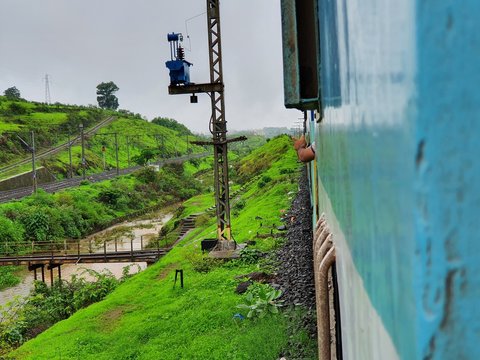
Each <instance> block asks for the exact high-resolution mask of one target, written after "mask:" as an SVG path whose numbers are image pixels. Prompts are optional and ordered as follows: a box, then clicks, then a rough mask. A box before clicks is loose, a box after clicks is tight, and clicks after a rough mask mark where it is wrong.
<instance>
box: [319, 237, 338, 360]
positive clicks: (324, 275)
mask: <svg viewBox="0 0 480 360" xmlns="http://www.w3.org/2000/svg"><path fill="white" fill-rule="evenodd" d="M334 263H335V248H334V247H333V246H332V247H331V248H330V250H328V252H327V254H326V255H325V257H324V258H323V260H322V262H321V263H320V266H319V269H318V278H319V282H318V284H317V285H318V299H319V304H318V314H317V327H318V357H319V359H320V360H330V357H331V351H330V303H329V297H328V270H329V269H330V268H331V267H332V265H333V264H334Z"/></svg>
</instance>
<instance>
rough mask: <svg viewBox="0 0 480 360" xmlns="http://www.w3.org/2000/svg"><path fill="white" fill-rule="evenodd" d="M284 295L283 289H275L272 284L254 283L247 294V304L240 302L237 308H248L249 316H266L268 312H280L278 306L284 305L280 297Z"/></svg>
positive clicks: (250, 317)
mask: <svg viewBox="0 0 480 360" xmlns="http://www.w3.org/2000/svg"><path fill="white" fill-rule="evenodd" d="M281 295H282V291H281V290H277V289H274V288H273V287H271V286H270V285H266V284H260V283H254V284H252V285H251V286H250V287H249V288H248V290H247V294H246V296H245V301H246V304H239V305H237V308H239V309H243V310H248V313H247V318H249V319H252V318H253V319H255V318H259V319H261V318H264V317H265V316H266V315H267V314H278V308H279V307H281V306H282V304H281V301H279V300H278V298H279V297H280V296H281Z"/></svg>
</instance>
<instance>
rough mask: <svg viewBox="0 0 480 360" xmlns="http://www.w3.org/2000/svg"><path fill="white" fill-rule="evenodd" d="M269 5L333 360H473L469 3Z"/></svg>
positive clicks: (479, 332)
mask: <svg viewBox="0 0 480 360" xmlns="http://www.w3.org/2000/svg"><path fill="white" fill-rule="evenodd" d="M281 8H282V33H283V57H284V84H285V106H286V107H288V108H296V109H299V110H301V111H303V112H304V113H305V116H306V124H307V129H308V131H307V134H308V141H309V142H315V147H316V159H315V160H314V161H313V162H312V163H310V164H309V165H308V168H309V172H310V184H311V194H312V211H313V215H314V226H315V228H314V232H315V241H326V239H325V234H327V233H328V240H331V243H332V245H331V246H332V247H333V248H334V250H335V263H334V270H335V271H334V272H336V280H337V286H336V290H337V294H338V300H339V306H338V307H337V311H336V312H337V320H338V323H339V324H337V325H340V326H337V330H338V334H337V344H338V345H339V346H337V357H339V358H340V357H342V358H344V359H368V360H371V359H379V360H380V359H381V360H386V359H388V360H389V359H408V360H410V359H480V346H479V341H480V304H479V301H480V276H479V274H480V236H479V230H478V229H479V228H478V223H479V219H480V211H479V210H480V161H479V160H478V156H479V155H480V90H479V89H478V87H479V84H480V66H479V64H480V63H479V59H480V1H478V0H462V1H453V0H435V1H426V0H403V1H398V0H382V1H380V0H361V1H360V0H282V1H281ZM322 233H323V235H321V234H322ZM320 245H321V244H320ZM320 245H318V246H317V243H316V244H315V246H316V248H315V250H316V254H318V253H319V252H320V253H322V256H324V255H325V251H320V249H319V247H320ZM322 261H323V259H322V258H320V259H316V264H315V266H316V271H320V269H319V268H320V267H321V266H320V265H321V262H322ZM316 277H317V285H318V286H319V289H318V291H319V292H318V296H317V299H319V300H320V301H321V296H323V293H322V291H323V290H322V289H321V284H320V285H319V283H321V282H322V281H323V280H322V279H320V278H319V277H320V275H319V274H318V275H317V274H316ZM320 310H321V309H319V311H320ZM320 327H322V317H321V316H319V328H320ZM321 343H322V341H320V344H321ZM323 352H324V349H322V348H320V354H321V357H322V356H325V355H324V353H323Z"/></svg>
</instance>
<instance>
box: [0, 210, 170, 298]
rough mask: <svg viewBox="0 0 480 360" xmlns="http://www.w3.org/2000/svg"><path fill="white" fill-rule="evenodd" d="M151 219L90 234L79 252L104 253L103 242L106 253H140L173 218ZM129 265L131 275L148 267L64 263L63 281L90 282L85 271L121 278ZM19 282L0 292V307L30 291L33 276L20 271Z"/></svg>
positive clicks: (160, 215) (159, 216)
mask: <svg viewBox="0 0 480 360" xmlns="http://www.w3.org/2000/svg"><path fill="white" fill-rule="evenodd" d="M150 216H151V217H150V218H147V219H141V220H134V221H131V222H125V223H121V224H117V225H114V226H112V227H110V228H108V229H105V230H102V231H100V232H98V233H95V234H93V235H90V236H89V237H87V238H85V239H82V240H80V247H81V249H82V252H84V251H88V249H92V251H94V252H103V251H104V243H105V244H106V248H107V252H111V251H115V248H116V249H117V250H118V251H122V250H124V251H130V249H131V248H132V247H133V249H134V250H140V249H141V248H142V247H145V246H147V245H148V243H149V242H150V241H151V240H152V239H155V238H156V237H157V235H158V232H159V231H160V229H161V228H162V226H163V225H164V224H165V223H166V222H167V221H168V220H170V219H171V218H172V216H173V215H172V214H164V213H161V212H159V213H154V214H151V215H150ZM126 266H128V267H129V273H130V274H134V273H137V272H139V271H141V270H144V269H145V268H146V267H147V264H146V263H128V262H122V263H106V264H101V263H100V264H78V265H75V264H66V265H63V266H62V270H61V271H62V279H65V280H68V279H70V277H71V276H72V275H77V276H81V277H83V278H85V279H87V280H91V279H92V276H90V275H89V274H88V273H86V272H85V270H86V269H88V270H95V271H97V272H101V271H110V272H111V273H112V274H113V275H115V277H116V278H120V277H121V276H122V274H123V269H124V268H125V267H126ZM37 275H38V279H39V280H41V271H40V269H39V270H37ZM21 276H22V282H21V283H20V284H19V285H17V286H14V287H11V288H8V289H5V290H3V291H0V306H1V305H5V304H6V303H7V302H9V301H11V300H13V299H14V298H15V297H17V296H19V297H25V296H27V295H28V294H29V293H30V290H31V289H32V288H33V281H34V278H33V273H32V272H28V271H26V270H25V271H22V273H21ZM57 277H58V272H57V269H54V279H57ZM45 281H46V282H47V283H50V270H46V268H45Z"/></svg>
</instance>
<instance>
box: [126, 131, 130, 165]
mask: <svg viewBox="0 0 480 360" xmlns="http://www.w3.org/2000/svg"><path fill="white" fill-rule="evenodd" d="M126 138H127V163H128V165H127V166H128V167H130V143H129V141H128V135H127V136H126Z"/></svg>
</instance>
